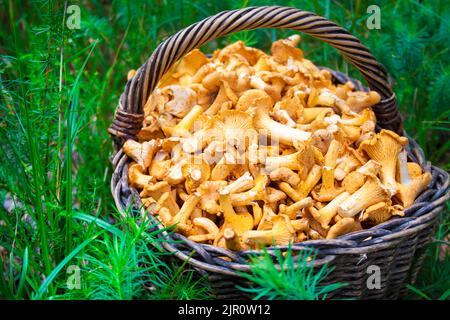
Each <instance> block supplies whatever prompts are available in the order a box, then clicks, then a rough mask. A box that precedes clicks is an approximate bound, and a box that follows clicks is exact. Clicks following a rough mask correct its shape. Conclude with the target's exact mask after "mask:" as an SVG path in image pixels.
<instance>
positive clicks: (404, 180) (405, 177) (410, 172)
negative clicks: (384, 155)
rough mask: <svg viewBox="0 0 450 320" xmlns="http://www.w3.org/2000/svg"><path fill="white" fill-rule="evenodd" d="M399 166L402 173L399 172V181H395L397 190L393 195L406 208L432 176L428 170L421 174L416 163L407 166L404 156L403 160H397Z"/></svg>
mask: <svg viewBox="0 0 450 320" xmlns="http://www.w3.org/2000/svg"><path fill="white" fill-rule="evenodd" d="M399 168H400V170H399V171H400V172H401V173H402V174H400V183H397V188H398V192H397V194H396V195H395V197H396V198H397V199H399V200H400V201H401V203H402V205H403V207H404V208H408V207H410V206H411V205H412V204H413V203H414V200H415V199H416V198H417V196H418V195H419V194H420V193H421V192H422V191H423V190H425V188H426V187H427V186H428V185H429V184H430V182H431V179H432V177H431V174H430V173H429V172H425V173H424V174H421V173H422V170H421V168H420V166H417V165H416V164H414V165H411V166H408V163H407V162H406V157H405V159H404V160H403V161H399Z"/></svg>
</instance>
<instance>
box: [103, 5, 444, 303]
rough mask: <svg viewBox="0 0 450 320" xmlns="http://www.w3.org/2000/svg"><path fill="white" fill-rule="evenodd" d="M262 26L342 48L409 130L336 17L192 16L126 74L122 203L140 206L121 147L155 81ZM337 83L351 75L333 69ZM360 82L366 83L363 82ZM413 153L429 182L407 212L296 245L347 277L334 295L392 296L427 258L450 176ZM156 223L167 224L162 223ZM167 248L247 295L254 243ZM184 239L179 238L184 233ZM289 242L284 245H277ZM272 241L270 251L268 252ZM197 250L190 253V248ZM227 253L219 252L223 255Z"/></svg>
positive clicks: (286, 12)
mask: <svg viewBox="0 0 450 320" xmlns="http://www.w3.org/2000/svg"><path fill="white" fill-rule="evenodd" d="M257 28H284V29H292V30H298V31H302V32H304V33H306V34H309V35H311V36H314V37H316V38H319V39H321V40H323V41H324V42H327V43H329V44H330V45H331V46H333V47H334V48H336V49H337V50H338V51H339V52H340V53H341V54H343V55H344V56H345V57H346V58H347V59H348V61H350V62H351V63H352V64H353V65H354V66H355V67H356V68H358V70H359V71H360V72H361V73H362V75H363V77H364V78H365V80H366V81H367V83H368V84H369V87H370V89H371V90H374V91H377V92H378V93H379V94H380V95H381V98H382V100H381V102H380V103H379V104H378V105H376V106H374V107H373V111H374V112H375V114H376V116H377V125H378V129H379V128H386V129H390V130H392V131H395V132H397V133H399V134H403V135H405V133H404V132H403V129H402V119H401V116H400V114H399V112H398V109H397V101H396V97H395V94H394V93H393V92H392V89H391V86H390V84H389V81H388V78H387V74H386V71H385V70H384V68H383V67H382V66H381V65H380V64H379V63H378V62H377V61H376V60H375V58H374V57H373V56H372V54H371V53H370V51H369V50H368V49H367V48H366V47H365V46H364V45H362V44H361V43H360V41H359V40H358V39H356V38H355V37H354V36H352V35H351V34H349V33H348V32H347V31H346V30H344V29H342V28H341V27H339V26H338V25H336V24H335V23H333V22H331V21H328V20H326V19H325V18H322V17H320V16H317V15H315V14H313V13H311V12H306V11H302V10H299V9H295V8H288V7H251V8H245V9H239V10H233V11H225V12H221V13H219V14H216V15H214V16H211V17H209V18H206V19H204V20H202V21H200V22H198V23H196V24H193V25H191V26H189V27H187V28H185V29H183V30H181V31H179V32H178V33H176V34H175V35H173V36H171V37H169V38H168V39H166V40H165V41H164V42H162V43H161V44H160V45H159V46H158V47H157V49H156V50H155V51H154V52H153V54H152V56H151V57H150V58H149V59H148V60H147V61H146V62H145V64H144V65H143V66H141V67H140V68H139V70H138V71H137V73H136V75H135V76H134V77H133V78H132V79H130V80H129V81H128V83H127V84H126V87H125V92H124V93H123V94H122V95H121V98H120V101H119V106H118V108H117V110H116V113H115V118H114V121H113V123H112V125H111V127H110V129H109V132H110V133H111V135H112V138H113V142H114V147H115V154H114V156H113V160H112V162H113V166H114V168H115V171H114V173H113V177H112V181H111V190H112V193H113V196H114V199H115V202H116V205H117V208H118V209H119V210H120V212H122V213H123V214H125V212H128V209H129V207H130V206H131V207H133V208H135V209H136V210H141V212H142V210H143V209H142V208H143V206H142V203H141V201H140V199H139V194H138V192H137V191H136V190H135V189H133V188H131V187H129V185H128V172H127V165H128V163H129V161H130V159H129V158H128V157H127V156H126V155H125V154H124V153H123V151H122V150H121V147H122V144H123V143H124V142H125V141H126V140H127V139H135V135H136V134H137V133H138V131H139V130H140V129H141V127H142V121H143V106H144V104H145V102H146V101H147V98H148V97H149V95H150V93H151V92H152V91H153V90H154V89H155V86H156V84H157V83H158V81H159V80H160V78H161V76H162V75H163V74H164V73H165V72H166V71H167V70H168V69H169V68H170V67H171V66H172V64H173V63H174V62H176V61H177V60H178V59H180V58H181V57H182V56H183V55H184V54H186V53H188V52H189V51H191V50H192V49H194V48H197V47H199V46H201V45H202V44H204V43H205V42H207V41H210V40H212V39H215V38H217V37H221V36H225V35H228V34H230V33H233V32H237V31H241V30H248V29H257ZM332 74H333V76H334V80H335V81H336V82H337V83H339V82H340V83H343V82H345V81H347V80H349V78H348V77H347V76H345V75H343V74H340V73H337V72H332ZM357 85H358V86H359V87H360V88H361V86H360V84H359V83H357ZM409 141H410V143H409V145H408V157H409V161H414V162H417V163H419V164H420V165H421V166H422V168H423V169H424V170H425V171H429V172H431V174H432V177H433V179H432V182H431V184H430V185H429V187H428V189H427V190H426V191H424V192H423V193H422V194H421V195H420V196H419V197H418V198H417V199H416V201H415V203H414V204H413V205H412V206H411V207H410V208H408V209H406V210H405V217H404V218H400V219H394V220H390V221H387V222H385V223H383V224H380V225H377V226H375V227H373V228H371V229H367V230H363V231H358V232H353V233H350V234H347V235H344V236H341V237H339V238H338V239H333V240H314V241H306V242H302V243H296V244H293V245H292V249H293V250H294V251H299V250H305V248H314V249H316V250H317V254H318V256H317V257H318V259H317V260H316V261H315V265H316V266H317V267H320V266H321V265H323V264H324V263H328V264H329V265H331V266H333V267H334V271H333V272H332V274H331V275H330V276H329V277H328V278H327V279H326V282H327V283H334V282H345V283H348V285H347V286H345V287H342V288H341V289H338V290H336V291H335V292H334V293H333V294H332V295H330V296H329V297H333V298H357V299H395V298H398V297H399V296H401V295H402V294H404V292H405V290H406V289H405V285H406V284H407V283H409V282H414V281H415V277H416V275H417V273H418V271H419V269H420V266H421V264H422V261H423V258H424V255H423V253H424V246H425V245H426V244H427V243H428V242H429V241H430V240H431V238H432V236H433V233H434V228H435V226H436V223H437V220H438V216H439V213H440V212H441V211H443V208H444V206H445V201H446V200H447V199H448V198H449V195H450V193H449V176H448V174H447V173H446V172H445V171H443V170H442V169H439V168H437V167H434V166H431V165H430V164H428V163H427V162H426V160H425V158H424V155H423V152H422V150H421V149H420V147H419V146H418V145H417V144H416V143H415V142H414V141H413V140H412V139H409ZM157 227H158V228H162V226H161V225H160V224H159V225H158V226H157ZM166 236H167V237H168V240H178V241H167V242H164V244H163V246H164V249H165V250H167V251H168V252H172V253H174V256H175V257H177V258H179V259H181V260H186V259H188V263H189V264H191V265H192V267H193V268H194V269H195V270H197V271H198V272H199V273H200V274H202V275H207V276H208V279H209V282H210V284H211V286H212V288H213V290H214V293H215V294H216V297H217V298H222V299H223V298H243V297H248V296H246V295H245V294H244V293H243V292H241V291H239V290H238V289H236V285H242V286H246V285H247V283H246V280H245V279H244V278H242V277H241V276H239V274H238V273H237V271H242V272H248V271H249V268H248V265H247V264H246V261H247V260H248V257H249V255H250V254H255V253H258V252H257V251H241V252H232V251H229V250H226V249H222V248H218V247H214V246H212V245H206V244H200V243H195V242H192V241H190V240H187V239H186V238H185V237H184V236H182V235H180V234H177V233H171V234H169V235H166ZM180 240H182V241H180ZM280 248H281V249H282V250H285V249H286V247H280ZM270 250H271V249H270V248H269V252H270ZM192 252H194V254H193V255H192V256H191V253H192ZM224 256H225V257H228V258H229V259H226V260H225V259H222V258H221V257H224ZM370 265H377V266H379V267H380V268H381V288H380V289H372V290H370V289H368V288H367V285H366V281H367V279H368V277H369V276H370V274H368V272H367V268H368V266H370Z"/></svg>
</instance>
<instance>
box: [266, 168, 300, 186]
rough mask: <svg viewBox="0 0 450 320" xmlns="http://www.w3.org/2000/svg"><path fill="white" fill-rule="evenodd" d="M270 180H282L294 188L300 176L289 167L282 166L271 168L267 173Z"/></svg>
mask: <svg viewBox="0 0 450 320" xmlns="http://www.w3.org/2000/svg"><path fill="white" fill-rule="evenodd" d="M269 177H270V180H272V181H284V182H287V183H289V184H290V185H291V186H292V187H294V188H296V187H297V186H298V184H299V183H300V177H299V176H298V174H296V173H295V172H294V171H292V170H291V169H289V168H286V167H282V168H278V169H275V170H273V171H272V172H271V173H270V174H269Z"/></svg>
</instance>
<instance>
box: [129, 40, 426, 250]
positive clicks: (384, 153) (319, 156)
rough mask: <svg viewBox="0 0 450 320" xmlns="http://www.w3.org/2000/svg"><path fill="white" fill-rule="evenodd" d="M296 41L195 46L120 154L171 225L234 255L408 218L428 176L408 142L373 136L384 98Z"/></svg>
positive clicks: (145, 198)
mask: <svg viewBox="0 0 450 320" xmlns="http://www.w3.org/2000/svg"><path fill="white" fill-rule="evenodd" d="M299 40H300V37H299V36H298V35H294V36H291V37H290V38H288V39H283V40H278V41H275V42H274V43H273V44H272V48H271V55H268V54H266V53H264V52H263V51H260V50H258V49H255V48H251V47H247V46H245V45H244V43H243V42H240V41H238V42H235V43H233V44H231V45H229V46H227V47H225V48H223V49H221V50H216V51H215V52H214V54H213V56H212V57H211V58H208V57H206V56H205V55H204V54H203V53H201V52H200V51H199V50H194V51H192V52H190V53H189V54H187V55H186V56H185V57H184V58H183V59H182V60H181V61H179V62H178V63H177V64H176V65H175V66H174V67H173V68H172V69H171V70H170V71H169V72H167V74H166V75H165V76H164V77H163V78H162V80H161V81H160V82H159V84H158V86H157V89H156V90H155V91H154V92H153V93H152V95H151V96H150V98H149V100H148V101H147V103H146V105H145V120H144V124H143V128H142V130H141V131H140V132H139V134H138V140H139V141H134V140H128V141H126V143H125V144H124V146H123V150H124V152H125V153H126V154H127V155H128V156H129V157H130V158H131V159H132V160H133V161H132V162H131V163H130V165H129V168H128V173H129V183H130V185H131V186H132V187H134V188H136V189H137V190H138V191H139V192H140V197H141V199H142V203H143V204H144V206H145V207H146V208H148V209H149V210H148V211H149V212H150V213H151V214H153V215H155V216H156V217H158V218H159V220H160V221H161V222H162V223H163V224H164V225H165V226H172V225H173V226H174V228H175V229H176V231H177V232H180V233H182V234H184V235H185V236H186V237H187V238H188V239H190V240H192V241H196V242H201V243H208V244H213V245H216V246H220V247H224V248H228V249H231V250H244V249H252V248H260V247H261V246H268V245H273V244H276V245H286V244H288V243H289V242H301V241H305V240H317V239H333V238H336V237H339V236H341V235H343V234H346V233H349V232H353V231H357V230H361V229H365V228H370V227H372V226H374V225H377V224H380V223H382V222H385V221H387V220H389V219H391V218H393V217H398V216H403V215H404V213H403V210H404V209H405V208H408V207H409V206H411V205H412V203H413V202H414V200H415V199H416V197H417V196H418V195H419V194H420V193H421V192H422V191H423V190H424V189H425V188H426V187H427V185H428V184H429V183H430V181H431V175H430V173H428V172H425V173H424V172H422V169H421V167H420V166H419V165H418V164H416V163H413V162H408V161H407V156H406V151H405V145H406V144H407V143H408V140H407V138H405V137H401V136H399V135H397V134H395V133H394V132H391V131H388V130H381V132H379V133H376V132H375V123H376V119H375V115H374V113H373V111H372V109H371V106H373V105H375V104H377V103H378V102H379V101H380V96H379V94H378V93H376V92H373V91H370V92H363V91H356V90H355V87H354V85H353V84H352V83H351V82H348V83H345V84H338V85H335V84H333V83H332V77H331V74H330V73H329V72H328V71H327V70H320V69H319V68H317V67H316V66H315V65H314V64H313V63H312V62H311V61H309V60H307V59H305V58H304V57H303V52H302V51H301V50H300V49H299V48H297V44H298V42H299Z"/></svg>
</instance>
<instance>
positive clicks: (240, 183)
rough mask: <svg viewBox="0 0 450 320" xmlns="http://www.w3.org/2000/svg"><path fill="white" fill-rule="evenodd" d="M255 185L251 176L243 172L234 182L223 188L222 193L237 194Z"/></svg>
mask: <svg viewBox="0 0 450 320" xmlns="http://www.w3.org/2000/svg"><path fill="white" fill-rule="evenodd" d="M254 185H255V182H254V180H253V177H252V175H251V174H250V172H248V171H247V172H245V173H244V174H243V175H242V176H240V177H239V178H237V179H236V180H235V181H233V182H232V183H230V184H229V185H227V186H226V187H224V188H223V190H224V191H226V192H228V193H237V192H242V191H246V190H248V189H250V188H252V187H253V186H254Z"/></svg>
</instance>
